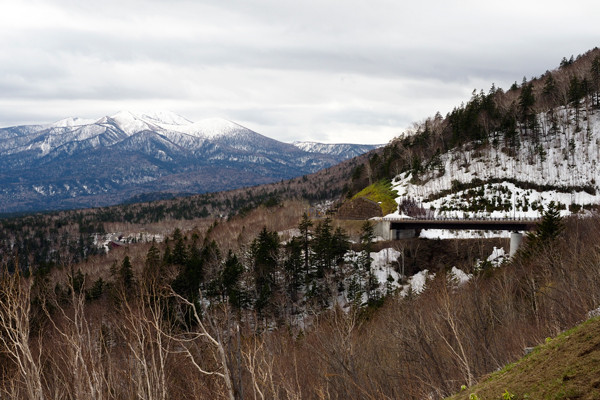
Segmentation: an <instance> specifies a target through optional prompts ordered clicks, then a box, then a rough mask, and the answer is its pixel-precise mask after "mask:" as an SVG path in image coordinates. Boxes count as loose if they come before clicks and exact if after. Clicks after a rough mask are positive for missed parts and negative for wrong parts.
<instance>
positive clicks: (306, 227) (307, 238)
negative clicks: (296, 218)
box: [298, 213, 313, 276]
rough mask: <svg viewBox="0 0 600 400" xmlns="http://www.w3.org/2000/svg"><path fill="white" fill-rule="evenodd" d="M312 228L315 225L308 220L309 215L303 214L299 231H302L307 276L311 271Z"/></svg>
mask: <svg viewBox="0 0 600 400" xmlns="http://www.w3.org/2000/svg"><path fill="white" fill-rule="evenodd" d="M312 226H313V223H312V221H311V220H310V218H308V215H307V214H306V213H304V214H302V220H301V221H300V223H299V224H298V229H299V230H300V237H301V241H302V252H303V253H304V271H305V274H306V276H308V274H309V269H310V246H311V233H310V228H312Z"/></svg>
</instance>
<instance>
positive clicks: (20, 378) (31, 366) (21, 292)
mask: <svg viewBox="0 0 600 400" xmlns="http://www.w3.org/2000/svg"><path fill="white" fill-rule="evenodd" d="M32 284H33V278H25V277H23V276H21V274H20V272H19V268H18V266H17V268H16V271H15V273H13V274H11V273H9V272H8V271H7V270H6V269H5V268H3V269H2V270H1V271H0V344H1V345H2V347H3V350H4V351H5V352H6V354H8V356H9V357H10V359H11V360H12V361H13V362H14V364H15V366H16V370H17V371H16V373H17V375H16V377H15V380H14V381H13V382H10V383H11V384H10V386H9V387H8V388H2V390H3V391H4V392H5V393H6V394H7V396H9V397H10V398H23V395H22V393H24V394H25V396H24V397H25V398H27V399H33V400H43V399H44V398H45V396H44V390H43V389H44V386H43V383H42V382H43V381H42V363H41V351H40V350H39V349H37V351H36V350H34V349H32V346H31V343H30V337H29V333H30V329H31V326H30V309H31V286H32Z"/></svg>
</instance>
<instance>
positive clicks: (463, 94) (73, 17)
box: [0, 0, 600, 143]
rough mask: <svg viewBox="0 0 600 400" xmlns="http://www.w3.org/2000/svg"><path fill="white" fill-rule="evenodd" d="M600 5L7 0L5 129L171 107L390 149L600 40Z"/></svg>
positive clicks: (284, 134) (274, 130)
mask: <svg viewBox="0 0 600 400" xmlns="http://www.w3.org/2000/svg"><path fill="white" fill-rule="evenodd" d="M598 15H600V2H598V1H597V0H592V1H584V0H571V1H565V0H561V1H553V0H550V1H544V2H540V1H530V0H519V1H514V0H503V1H501V2H500V1H494V2H492V1H484V0H478V1H448V0H445V1H444V0H435V1H428V0H422V1H404V0H368V1H367V0H339V1H338V0H335V1H333V0H320V1H314V0H302V1H298V0H295V1H288V0H214V1H209V0H207V1H200V0H102V1H81V0H37V1H34V0H3V1H2V2H1V4H0V126H11V125H17V124H26V123H49V122H53V121H56V120H59V119H62V118H65V117H69V116H79V117H83V118H99V117H102V116H104V115H111V114H115V113H116V112H118V111H120V110H133V111H135V110H170V111H174V112H176V113H178V114H181V115H183V116H185V117H186V118H188V119H190V120H192V121H198V120H201V119H203V118H209V117H224V118H227V119H230V120H232V121H235V122H238V123H240V124H242V125H244V126H247V127H249V128H251V129H253V130H255V131H257V132H260V133H262V134H264V135H266V136H269V137H273V138H276V139H278V140H282V141H288V142H291V141H294V140H317V141H322V142H356V143H385V142H387V141H389V140H390V139H391V138H393V137H394V136H397V135H399V134H400V133H401V132H402V131H404V130H405V129H407V128H408V127H409V126H410V125H411V123H412V122H414V121H419V120H422V119H424V118H425V117H427V116H431V115H433V114H435V112H436V111H440V112H441V113H442V114H446V113H447V112H448V111H450V110H451V109H452V108H453V107H454V106H456V105H459V104H460V103H461V102H462V101H466V100H468V99H469V97H470V95H471V92H472V91H473V89H475V88H476V89H484V90H486V91H487V90H488V89H489V87H490V86H491V84H492V83H495V84H496V86H500V87H502V88H508V86H510V84H511V83H512V82H514V81H518V82H521V80H522V78H523V76H527V77H528V78H529V77H531V76H535V75H540V74H542V73H543V72H545V71H546V70H548V69H554V68H555V67H557V66H558V64H559V62H560V60H561V59H562V57H565V56H566V57H570V56H571V55H572V54H573V55H575V56H576V55H577V54H580V53H583V52H585V51H587V50H589V49H591V48H593V47H595V46H598V45H600V24H599V23H598Z"/></svg>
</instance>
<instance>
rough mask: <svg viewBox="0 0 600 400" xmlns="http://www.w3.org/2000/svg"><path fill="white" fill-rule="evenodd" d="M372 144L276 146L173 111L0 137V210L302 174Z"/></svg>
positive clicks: (30, 128) (102, 201) (72, 121)
mask: <svg viewBox="0 0 600 400" xmlns="http://www.w3.org/2000/svg"><path fill="white" fill-rule="evenodd" d="M376 147H377V146H373V145H355V144H322V143H314V142H295V143H294V144H289V143H283V142H280V141H277V140H274V139H271V138H268V137H266V136H263V135H261V134H259V133H257V132H254V131H252V130H250V129H248V128H245V127H243V126H241V125H239V124H236V123H234V122H231V121H228V120H225V119H219V118H212V119H205V120H201V121H198V122H192V121H190V120H188V119H186V118H184V117H182V116H180V115H177V114H174V113H172V112H153V113H132V112H127V111H123V112H119V113H117V114H115V115H112V116H106V117H103V118H100V119H98V120H86V119H81V118H67V119H63V120H60V121H58V122H55V123H52V124H49V125H26V126H15V127H8V128H3V129H0V170H1V171H2V172H0V187H1V188H0V204H1V206H0V212H4V213H6V212H20V211H35V210H47V209H66V208H80V207H93V206H104V205H109V204H116V203H120V202H124V201H127V200H128V199H132V198H134V199H139V200H140V199H141V200H143V199H145V198H152V199H154V198H161V197H165V196H167V197H172V196H176V195H180V194H191V193H205V192H213V191H220V190H226V189H233V188H239V187H245V186H253V185H258V184H263V183H268V182H274V181H278V180H282V179H288V178H292V177H296V176H301V175H305V174H308V173H312V172H315V171H317V170H320V169H323V168H326V167H329V166H331V165H335V164H337V163H339V162H341V161H343V160H345V159H348V158H352V157H355V156H357V155H359V154H362V153H365V152H367V151H369V150H371V149H373V148H376Z"/></svg>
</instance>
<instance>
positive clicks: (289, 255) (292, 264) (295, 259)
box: [283, 237, 304, 301]
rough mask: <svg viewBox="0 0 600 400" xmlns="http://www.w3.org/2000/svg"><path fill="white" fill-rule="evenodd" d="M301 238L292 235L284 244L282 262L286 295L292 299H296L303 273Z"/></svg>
mask: <svg viewBox="0 0 600 400" xmlns="http://www.w3.org/2000/svg"><path fill="white" fill-rule="evenodd" d="M302 251H303V239H302V238H301V237H300V238H297V237H294V238H292V239H291V240H290V241H289V242H288V243H287V244H286V245H285V253H286V257H285V261H284V263H283V266H284V271H285V277H286V286H287V291H288V295H289V296H290V298H291V299H292V301H296V300H297V293H298V290H299V289H300V287H301V286H302V275H303V266H304V264H303V260H302Z"/></svg>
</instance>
